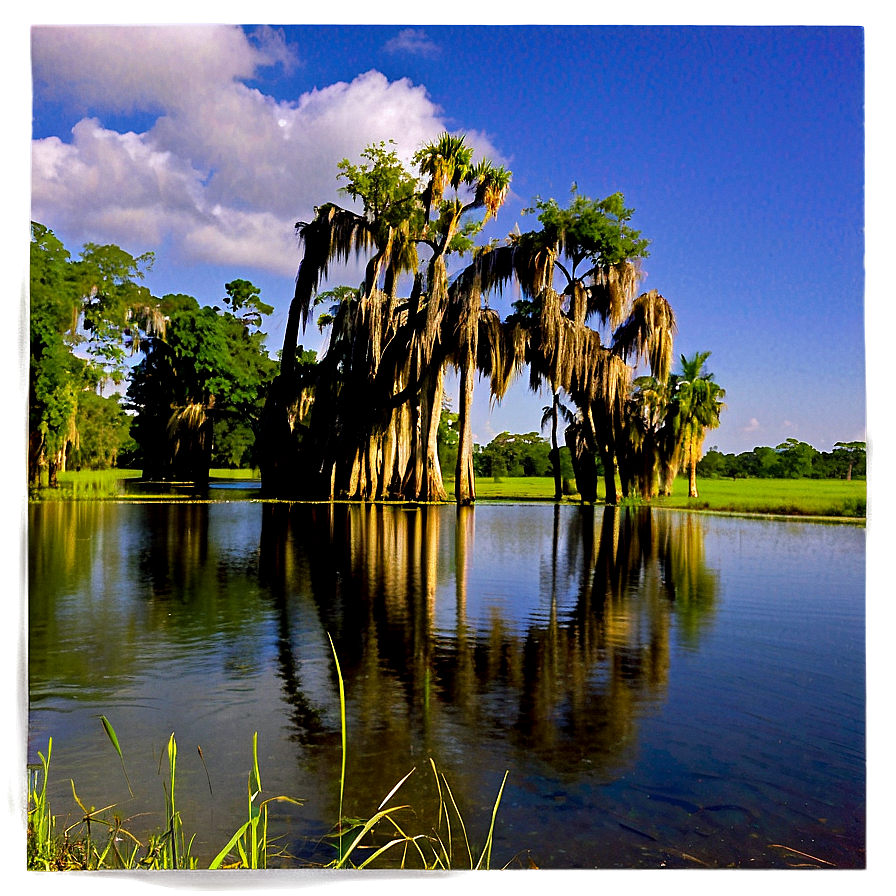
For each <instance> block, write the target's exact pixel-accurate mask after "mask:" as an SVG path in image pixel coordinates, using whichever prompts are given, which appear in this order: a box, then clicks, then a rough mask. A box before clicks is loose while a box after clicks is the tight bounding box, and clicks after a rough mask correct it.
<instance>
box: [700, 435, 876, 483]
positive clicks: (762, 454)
mask: <svg viewBox="0 0 896 896" xmlns="http://www.w3.org/2000/svg"><path fill="white" fill-rule="evenodd" d="M866 464H867V460H866V451H865V443H864V442H846V443H845V442H837V443H836V444H835V446H834V450H833V451H827V452H825V451H818V450H817V449H816V448H813V447H812V446H811V445H809V444H807V443H806V442H800V441H798V440H797V439H787V440H786V441H785V442H783V443H781V444H780V445H778V446H777V448H769V447H768V446H759V447H756V448H754V449H753V450H752V451H744V452H742V453H741V454H737V455H735V454H723V453H722V452H720V451H719V450H718V448H710V449H709V451H707V452H706V455H705V456H704V457H703V459H702V460H701V461H700V463H699V464H698V465H697V472H698V473H699V474H700V475H701V476H705V477H713V478H726V479H734V480H736V479H747V478H751V479H853V478H856V479H863V478H864V477H865V475H866Z"/></svg>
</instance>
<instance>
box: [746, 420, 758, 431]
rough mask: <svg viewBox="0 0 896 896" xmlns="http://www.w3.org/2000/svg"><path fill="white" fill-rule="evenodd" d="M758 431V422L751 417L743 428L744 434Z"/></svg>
mask: <svg viewBox="0 0 896 896" xmlns="http://www.w3.org/2000/svg"><path fill="white" fill-rule="evenodd" d="M757 429H759V421H758V420H757V419H756V418H755V417H751V418H750V420H749V422H748V423H747V425H746V426H745V427H744V428H743V431H744V432H756V430H757Z"/></svg>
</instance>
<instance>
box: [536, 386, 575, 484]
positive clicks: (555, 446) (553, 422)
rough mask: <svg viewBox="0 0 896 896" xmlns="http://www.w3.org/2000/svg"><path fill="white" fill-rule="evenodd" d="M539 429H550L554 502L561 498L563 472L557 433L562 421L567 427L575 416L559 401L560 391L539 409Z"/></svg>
mask: <svg viewBox="0 0 896 896" xmlns="http://www.w3.org/2000/svg"><path fill="white" fill-rule="evenodd" d="M541 410H542V415H541V428H542V430H544V429H545V428H546V427H547V426H550V427H551V454H550V458H551V469H552V471H553V474H554V500H555V501H559V500H560V499H561V498H562V497H563V470H562V465H561V459H560V443H559V441H558V439H557V431H558V429H559V427H560V422H561V421H562V422H563V423H565V424H566V425H567V426H568V425H570V424H571V423H572V422H573V421H574V420H575V414H573V412H572V411H571V410H570V409H569V408H568V407H567V406H566V405H565V404H563V403H562V402H561V401H560V391H559V389H558V390H556V391H555V392H554V394H553V399H552V401H551V403H550V404H549V405H548V406H547V407H544V408H542V409H541Z"/></svg>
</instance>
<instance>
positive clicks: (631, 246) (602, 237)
mask: <svg viewBox="0 0 896 896" xmlns="http://www.w3.org/2000/svg"><path fill="white" fill-rule="evenodd" d="M571 197H572V198H571V200H570V203H569V205H568V206H566V208H562V207H561V206H560V205H559V203H558V202H557V201H556V200H555V199H547V200H544V199H541V198H540V197H536V198H535V200H534V205H533V206H532V207H530V208H527V209H525V212H524V213H525V214H537V215H538V220H539V222H540V223H541V225H542V227H543V229H544V233H545V237H546V238H547V240H548V242H550V243H552V244H557V245H559V246H560V249H561V252H563V253H564V254H565V255H567V256H568V257H569V258H570V259H571V261H572V269H571V270H570V271H569V276H570V277H571V278H572V279H575V278H576V277H581V276H584V275H581V274H577V272H576V269H577V267H578V265H579V264H581V263H582V262H583V261H587V262H588V264H589V267H591V268H594V267H598V266H605V265H614V264H620V263H621V262H623V261H626V260H627V259H632V258H645V257H647V255H648V254H649V253H648V251H647V247H648V246H649V245H650V241H649V240H647V239H643V238H642V237H641V231H639V230H633V229H632V228H631V227H630V226H629V224H628V222H629V221H630V220H631V217H632V214H633V213H634V210H633V209H630V208H626V206H625V197H624V196H623V195H622V193H618V192H617V193H613V194H612V195H610V196H607V197H606V199H589V198H588V197H587V196H582V195H580V194H579V192H578V187H577V186H576V185H575V184H573V187H572V191H571Z"/></svg>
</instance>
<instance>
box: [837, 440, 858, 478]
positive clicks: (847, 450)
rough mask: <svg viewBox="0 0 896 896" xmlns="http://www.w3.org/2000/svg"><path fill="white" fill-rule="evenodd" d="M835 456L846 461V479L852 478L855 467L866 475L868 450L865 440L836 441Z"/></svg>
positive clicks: (856, 470)
mask: <svg viewBox="0 0 896 896" xmlns="http://www.w3.org/2000/svg"><path fill="white" fill-rule="evenodd" d="M834 456H835V457H837V458H838V459H839V458H843V459H844V460H845V461H846V464H847V466H846V477H845V478H846V479H852V474H853V471H854V469H855V472H856V473H857V474H859V475H862V476H864V475H865V464H866V450H865V443H864V442H836V443H835V444H834Z"/></svg>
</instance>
